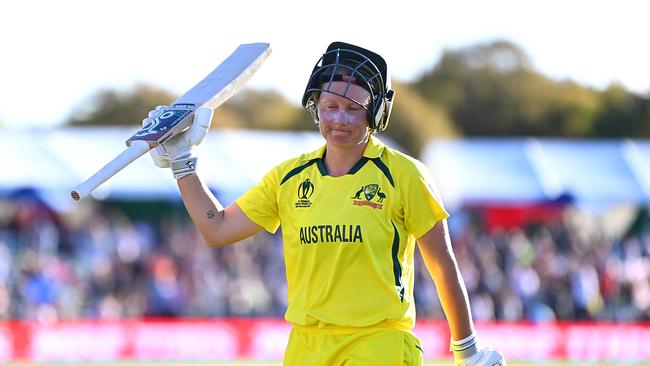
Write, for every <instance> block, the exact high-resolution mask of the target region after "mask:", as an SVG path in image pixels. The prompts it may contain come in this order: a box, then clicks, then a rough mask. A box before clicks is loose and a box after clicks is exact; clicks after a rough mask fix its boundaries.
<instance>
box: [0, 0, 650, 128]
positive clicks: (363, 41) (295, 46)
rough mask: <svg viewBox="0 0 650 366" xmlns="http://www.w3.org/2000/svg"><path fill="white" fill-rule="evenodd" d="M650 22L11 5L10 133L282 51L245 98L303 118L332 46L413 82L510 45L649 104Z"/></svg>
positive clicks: (629, 1)
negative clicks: (113, 95)
mask: <svg viewBox="0 0 650 366" xmlns="http://www.w3.org/2000/svg"><path fill="white" fill-rule="evenodd" d="M649 14H650V2H647V1H643V0H636V1H634V0H616V1H600V0H592V1H583V0H573V1H570V0H561V1H559V0H545V1H522V0H490V1H485V0H475V1H470V0H456V1H415V0H400V1H397V0H396V1H388V0H372V1H363V2H360V1H354V0H329V1H324V2H314V1H289V0H286V1H283V0H276V1H271V0H266V1H265V0H231V1H207V0H183V1H170V0H158V1H153V0H110V1H103V0H97V1H90V0H57V1H46V0H21V1H3V2H1V3H0V47H1V48H0V50H1V52H0V125H4V126H5V127H8V128H15V129H21V128H56V127H58V126H60V125H61V124H62V123H63V122H64V121H65V120H66V119H67V118H69V117H70V114H71V113H73V111H75V110H78V109H80V108H82V107H83V106H84V105H85V104H87V103H88V101H89V97H90V96H92V95H93V94H94V93H96V92H97V91H98V90H99V89H102V88H113V89H117V90H125V91H126V90H129V89H130V88H131V87H132V86H133V85H135V84H136V83H138V82H144V83H148V84H151V85H154V86H157V87H161V88H163V89H166V90H168V91H170V92H172V93H175V94H178V95H180V94H182V93H183V92H184V91H186V90H187V89H189V88H191V87H192V86H193V85H194V84H195V83H196V82H198V81H199V80H201V79H202V78H203V77H204V76H205V75H207V73H209V72H210V71H211V70H212V69H214V68H215V67H216V66H217V65H218V64H219V63H220V62H221V61H222V60H223V59H225V58H226V57H227V56H228V55H229V54H230V53H231V52H232V51H233V50H234V49H235V48H236V47H237V46H238V45H239V44H241V43H253V42H268V43H270V44H271V48H272V50H273V51H272V54H271V56H270V57H269V58H268V60H267V61H266V63H265V64H264V65H263V66H262V68H261V69H260V70H259V71H258V73H257V74H256V75H255V76H254V77H253V79H252V80H251V82H250V83H249V84H248V86H247V87H250V88H254V89H257V90H276V91H279V92H280V93H282V94H283V95H284V96H285V97H286V98H287V99H288V100H290V101H292V102H294V103H295V104H296V105H298V103H299V100H300V98H301V97H302V93H303V91H304V88H305V84H306V81H307V77H308V76H309V73H310V71H311V69H312V67H313V66H314V63H315V62H316V61H317V60H318V58H319V57H320V56H321V54H322V53H323V52H324V51H325V49H326V48H327V45H328V44H329V43H331V42H332V41H344V42H349V43H353V44H358V45H360V46H363V47H365V48H368V49H371V50H373V51H375V52H377V53H379V54H381V55H382V56H384V58H385V59H386V61H387V63H388V65H389V72H390V73H391V75H392V78H393V79H394V80H399V81H402V82H410V81H412V80H414V79H416V78H417V77H418V76H419V75H421V74H422V73H424V72H425V71H427V70H429V69H431V68H432V67H433V66H434V65H435V63H436V62H437V61H438V60H439V58H440V56H441V55H442V53H443V52H444V51H445V50H453V49H459V48H463V47H469V46H473V45H477V44H480V43H487V42H491V41H494V40H497V39H499V40H508V41H511V42H514V43H515V44H517V45H518V46H520V47H521V48H522V49H523V50H524V51H525V52H526V53H527V54H528V56H529V57H530V58H531V60H532V62H533V66H534V68H535V69H536V70H537V71H538V72H540V73H542V74H544V75H546V76H548V77H551V78H553V79H556V80H565V79H570V80H573V81H576V82H578V83H580V84H582V85H585V86H590V87H594V88H598V89H604V88H606V87H607V86H608V85H610V84H611V83H614V82H618V83H621V84H622V85H624V86H625V87H626V88H628V89H629V90H631V91H634V92H637V93H643V94H647V93H650V72H648V66H649V65H650V48H648V47H647V45H648V39H647V36H648V29H649V28H648V25H647V24H648V21H649V18H648V15H649ZM398 97H399V96H398ZM143 117H144V116H143ZM138 123H139V122H138V121H134V124H138ZM215 123H216V124H218V121H217V122H215Z"/></svg>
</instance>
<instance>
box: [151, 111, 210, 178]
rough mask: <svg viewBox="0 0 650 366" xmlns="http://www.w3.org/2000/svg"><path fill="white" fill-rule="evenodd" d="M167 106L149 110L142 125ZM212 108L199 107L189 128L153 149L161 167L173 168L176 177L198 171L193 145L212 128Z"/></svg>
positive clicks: (156, 160)
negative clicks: (193, 154)
mask: <svg viewBox="0 0 650 366" xmlns="http://www.w3.org/2000/svg"><path fill="white" fill-rule="evenodd" d="M166 108H167V107H166V106H158V107H156V109H154V110H152V111H151V112H149V115H148V116H147V118H145V119H144V120H143V121H142V125H143V126H144V125H147V124H148V123H149V120H150V119H151V118H154V117H155V116H157V115H158V114H160V113H162V112H163V111H164V110H165V109H166ZM211 123H212V109H210V108H207V107H199V108H197V109H196V111H194V120H193V121H192V125H191V126H190V128H188V129H187V130H185V131H183V132H181V133H179V134H177V135H175V136H173V137H171V138H170V139H169V140H167V141H165V142H163V143H162V144H161V145H159V146H157V147H155V148H153V149H151V151H150V155H151V158H152V159H153V161H154V164H156V166H158V167H160V168H169V167H171V168H172V171H173V173H174V177H175V178H176V179H180V178H182V177H184V176H186V175H188V174H190V173H193V172H194V171H196V161H197V158H196V157H194V156H192V147H193V146H196V145H198V144H200V143H201V142H202V141H203V139H204V138H205V136H206V135H207V134H208V131H209V130H210V125H211Z"/></svg>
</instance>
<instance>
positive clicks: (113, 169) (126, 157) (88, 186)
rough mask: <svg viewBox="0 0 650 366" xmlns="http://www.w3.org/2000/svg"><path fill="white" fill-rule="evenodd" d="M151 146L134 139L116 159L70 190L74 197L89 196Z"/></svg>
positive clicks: (75, 198)
mask: <svg viewBox="0 0 650 366" xmlns="http://www.w3.org/2000/svg"><path fill="white" fill-rule="evenodd" d="M150 149H151V148H150V147H149V143H148V142H146V141H139V140H136V141H132V142H131V145H130V146H129V147H127V148H126V149H125V150H124V151H122V152H121V153H120V155H118V156H117V157H115V159H113V160H111V161H110V162H108V164H106V165H104V167H102V168H101V169H99V170H98V171H97V173H95V174H93V175H92V176H91V177H90V178H88V179H86V180H85V181H84V182H82V183H80V184H79V185H77V186H76V187H74V189H73V190H72V191H71V192H70V195H71V196H72V199H74V200H75V201H79V200H80V199H82V198H84V197H86V196H88V195H89V194H90V192H92V191H93V190H95V188H97V187H99V186H100V185H101V184H102V183H104V182H106V181H107V180H108V179H109V178H110V177H112V176H113V175H115V174H116V173H117V172H119V171H120V170H122V169H124V168H125V167H126V166H127V165H129V164H131V163H132V162H133V161H135V160H136V159H137V158H139V157H141V156H142V155H144V154H145V153H146V152H147V151H149V150H150Z"/></svg>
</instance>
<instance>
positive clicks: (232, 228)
mask: <svg viewBox="0 0 650 366" xmlns="http://www.w3.org/2000/svg"><path fill="white" fill-rule="evenodd" d="M394 97H395V92H394V91H393V90H391V89H390V77H389V74H388V69H387V66H386V62H385V61H384V59H383V58H382V57H381V56H379V55H378V54H376V53H374V52H371V51H369V50H366V49H364V48H361V47H358V46H355V45H351V44H347V43H343V42H334V43H332V44H331V45H329V47H328V48H327V50H326V52H325V53H324V54H323V56H322V57H321V58H320V59H319V60H318V62H317V63H316V66H315V67H314V69H313V71H312V73H311V75H310V77H309V81H308V83H307V88H306V90H305V93H304V96H303V99H302V104H303V106H304V107H305V108H306V109H307V110H308V111H309V112H310V113H311V114H312V116H313V117H314V120H315V121H316V123H317V125H318V128H319V130H320V133H321V135H322V136H323V138H324V140H325V144H324V145H323V146H322V147H321V148H320V149H318V150H316V151H312V152H308V153H305V154H303V155H300V156H298V157H296V158H293V159H290V160H288V161H285V162H283V163H281V164H280V165H278V166H276V167H275V168H273V169H271V171H270V172H268V173H267V174H266V176H265V177H264V178H263V179H262V181H261V182H260V183H259V184H258V185H257V186H255V187H253V188H251V189H250V190H249V191H248V192H246V193H244V194H243V195H242V196H241V197H240V198H239V199H238V200H236V202H235V203H233V204H231V205H229V206H228V207H226V208H225V209H224V208H223V206H222V205H221V204H220V203H219V201H218V200H217V199H216V198H215V197H214V196H213V195H212V193H211V192H210V191H209V190H208V189H207V188H206V186H205V184H204V183H203V182H202V180H201V179H200V178H199V176H198V175H197V174H196V162H197V158H196V157H195V156H193V155H192V152H191V148H192V145H196V144H198V143H199V142H200V141H201V140H202V136H205V134H206V133H207V130H208V129H209V127H210V124H211V120H212V114H211V111H200V113H198V112H197V113H196V114H195V118H194V122H193V125H192V127H191V128H190V129H189V130H187V131H186V132H184V133H182V134H180V135H177V136H175V137H174V138H172V139H170V140H168V141H167V142H165V143H164V144H162V145H161V146H159V147H158V148H156V149H154V150H152V157H153V158H154V161H155V162H156V165H158V166H160V167H171V168H172V171H173V173H174V176H175V178H176V179H177V182H178V187H179V189H180V193H181V196H182V198H183V201H184V203H185V206H186V208H187V210H188V212H189V214H190V216H191V217H192V220H193V221H194V223H195V225H196V226H197V228H198V230H199V231H200V233H201V234H202V236H203V238H204V239H205V241H206V243H207V244H208V245H209V246H211V247H221V246H225V245H228V244H231V243H235V242H238V241H240V240H242V239H244V238H246V237H248V236H251V235H254V234H256V233H258V232H260V231H262V230H267V231H269V232H271V233H274V232H275V231H276V230H277V229H278V227H279V226H282V238H283V241H284V256H285V262H286V274H287V284H288V308H287V311H286V315H285V318H286V320H287V321H288V322H290V323H291V324H292V325H293V328H292V331H291V335H290V337H289V342H288V345H287V348H286V351H285V359H284V364H285V365H290V366H293V365H295V366H310V365H314V366H316V365H319V366H321V365H322V366H342V365H347V366H357V365H359V366H377V365H387V366H395V365H421V364H422V347H421V346H420V342H419V340H418V339H417V338H416V337H415V336H414V334H413V332H412V329H413V327H414V325H415V304H414V300H413V282H414V269H413V266H414V260H413V256H414V251H415V245H416V243H417V245H418V248H419V250H420V252H421V254H422V257H423V259H424V263H425V264H426V267H427V269H428V271H429V273H430V274H431V277H432V279H433V281H434V283H435V285H436V288H437V291H438V296H439V298H440V301H441V303H442V306H443V310H444V312H445V315H446V317H447V320H448V324H449V329H450V333H451V343H450V350H451V351H452V352H453V355H454V359H455V363H456V365H459V366H474V365H489V366H493V365H505V364H506V362H505V360H504V358H503V356H502V355H501V354H500V353H499V352H497V351H494V350H491V349H487V348H482V347H480V346H479V344H478V342H477V337H476V334H475V331H474V326H473V321H472V318H471V313H470V308H469V303H468V299H467V291H466V289H465V286H464V283H463V280H462V278H461V275H460V272H459V269H458V266H457V263H456V259H455V257H454V254H453V250H452V247H451V243H450V238H449V234H448V230H447V223H446V218H447V217H448V214H447V212H446V211H445V209H444V207H443V205H442V203H441V200H440V198H439V195H438V192H437V190H436V188H435V186H434V184H433V182H432V180H431V178H430V174H429V172H428V171H427V169H426V167H425V166H424V165H423V164H422V163H421V162H419V161H418V160H416V159H414V158H411V157H409V156H407V155H405V154H402V153H400V152H399V151H396V150H394V149H391V148H389V147H387V146H386V145H384V144H383V143H382V142H381V141H380V140H379V138H377V136H376V134H377V133H379V132H381V131H383V130H384V129H385V128H386V126H387V125H388V120H389V117H390V114H391V109H392V105H393V100H394ZM154 112H155V111H152V113H154ZM152 113H150V116H152V115H153V114H152ZM145 123H146V120H145Z"/></svg>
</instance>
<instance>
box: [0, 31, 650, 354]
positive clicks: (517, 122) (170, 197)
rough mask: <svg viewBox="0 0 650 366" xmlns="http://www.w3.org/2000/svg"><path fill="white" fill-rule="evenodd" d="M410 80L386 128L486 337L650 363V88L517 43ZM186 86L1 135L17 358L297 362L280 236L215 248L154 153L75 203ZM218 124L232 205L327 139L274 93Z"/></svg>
mask: <svg viewBox="0 0 650 366" xmlns="http://www.w3.org/2000/svg"><path fill="white" fill-rule="evenodd" d="M396 88H398V94H397V95H398V96H401V97H402V98H403V99H400V102H399V103H400V104H398V107H396V108H397V109H396V110H395V115H394V116H393V119H392V122H391V124H392V125H391V126H390V127H389V129H388V131H387V136H386V137H385V138H386V139H387V141H388V143H389V145H394V146H399V147H400V148H401V149H403V150H404V151H406V152H408V153H410V154H412V155H414V156H417V157H419V158H420V159H422V161H423V162H425V163H426V164H427V165H428V166H429V167H430V168H431V170H432V172H433V174H434V175H435V177H436V179H437V181H438V183H439V185H440V189H441V192H442V195H443V197H444V198H445V202H446V205H447V207H448V208H449V210H450V211H451V213H452V217H451V219H450V230H451V235H452V240H453V243H454V248H455V252H456V256H457V258H458V261H459V264H460V267H461V270H462V272H463V276H464V279H465V281H466V283H467V287H468V291H469V294H470V299H471V303H472V310H473V313H474V314H473V315H474V317H475V319H476V321H477V328H478V330H479V335H480V337H481V342H482V343H483V344H487V345H490V346H494V347H497V348H499V349H500V350H502V351H503V352H504V353H505V354H506V357H507V358H508V359H509V360H510V361H511V363H510V364H514V365H517V364H518V363H517V362H534V363H535V364H546V362H554V361H556V360H557V362H560V363H559V364H565V363H572V364H580V365H582V364H597V363H600V362H603V364H605V363H604V362H608V363H610V364H621V363H624V364H648V363H649V362H650V361H649V360H650V348H649V347H647V344H649V341H650V324H649V323H648V321H649V320H650V225H649V224H650V220H649V215H648V211H647V208H648V199H649V198H650V142H649V141H648V140H647V138H648V137H650V136H649V135H650V131H649V130H648V126H650V118H649V116H650V112H649V111H650V103H649V99H650V97H648V96H647V95H639V94H636V93H633V92H630V91H627V90H625V88H623V87H622V86H620V85H612V86H611V87H609V88H607V89H606V90H594V89H593V88H586V87H582V86H580V85H577V84H575V83H572V82H555V81H552V80H549V79H548V78H545V77H544V76H543V75H540V74H539V73H537V72H535V70H534V69H531V66H530V63H529V62H527V59H526V57H525V55H524V54H522V52H521V50H520V49H518V48H517V47H516V45H513V44H511V43H508V42H495V43H490V44H482V45H477V46H473V47H468V48H467V49H461V50H455V51H449V52H447V53H446V54H445V55H443V57H442V58H441V60H440V61H439V62H438V64H436V65H435V67H434V68H432V69H431V70H430V71H429V72H427V73H424V74H423V75H422V76H421V78H420V79H418V80H417V81H415V82H413V83H409V84H399V83H398V84H397V85H396ZM495 95H496V96H498V97H494V96H495ZM169 100H173V96H171V95H169V94H168V93H165V92H164V91H160V90H159V89H157V88H156V87H152V86H142V85H140V86H137V87H135V88H134V89H133V90H131V91H128V92H123V91H114V90H103V91H99V92H98V93H97V94H96V96H95V98H94V99H91V101H90V102H87V103H90V104H91V105H92V108H88V106H87V105H83V106H80V107H79V108H78V110H77V113H73V114H72V115H73V116H74V118H71V119H70V120H69V121H67V122H66V123H65V124H64V126H60V127H56V128H52V129H30V130H16V129H9V128H2V129H0V146H3V147H4V149H5V151H8V152H9V153H8V154H7V153H5V154H1V155H0V165H1V166H3V170H2V174H0V318H2V321H1V322H0V362H14V361H20V362H28V361H36V362H42V363H48V362H76V363H80V362H81V363H85V362H102V363H113V362H116V363H123V362H127V361H130V360H140V361H149V362H155V363H156V364H158V363H164V362H171V361H176V362H188V363H192V364H201V363H203V362H217V361H219V362H231V361H233V360H236V359H240V358H246V359H252V360H274V362H277V360H279V358H280V357H281V352H282V349H283V347H284V342H285V339H286V334H287V331H288V327H287V325H286V324H285V323H284V322H283V321H282V320H281V317H282V315H283V312H284V309H285V307H286V300H285V297H286V296H285V295H286V283H285V279H284V267H283V262H282V243H281V240H280V236H279V235H269V234H266V233H262V234H260V235H257V236H255V237H253V238H250V239H248V240H246V241H244V242H243V243H239V244H237V245H233V246H230V247H227V248H223V249H217V250H209V249H207V248H206V247H205V246H204V245H203V243H202V241H201V239H200V238H199V236H198V235H197V232H196V231H195V229H194V228H193V226H192V225H191V222H190V221H189V219H188V217H187V215H186V213H185V211H184V209H183V207H182V203H181V202H180V201H179V198H178V194H177V191H176V188H175V186H174V182H173V180H172V178H171V177H170V174H169V172H165V171H163V170H159V169H155V168H154V167H153V165H152V164H151V162H150V161H149V160H148V158H143V159H140V160H139V161H137V162H136V163H134V164H133V165H131V166H129V167H128V168H127V169H125V170H124V171H122V172H120V173H119V174H118V175H117V176H116V177H114V178H113V179H112V180H111V181H110V182H109V183H108V184H106V185H105V186H103V187H102V189H100V190H98V191H97V192H96V194H95V196H94V198H93V199H88V200H85V201H83V202H81V203H80V204H75V203H73V202H72V201H71V200H70V199H69V196H68V194H69V189H70V187H72V186H74V184H76V183H78V182H79V181H80V180H82V179H84V178H86V177H87V176H89V175H90V174H91V173H92V172H93V171H94V170H95V169H96V168H97V167H98V166H99V165H100V164H101V163H102V162H104V161H107V160H109V159H110V158H112V157H113V156H114V155H115V154H116V153H117V152H119V151H121V149H122V147H123V142H124V140H126V138H128V137H129V136H130V134H131V133H132V132H133V131H134V127H133V121H138V120H140V119H141V118H142V116H143V115H145V114H146V111H148V110H149V109H151V108H152V107H153V106H155V105H157V104H164V103H166V102H168V101H169ZM282 121H285V122H282ZM215 125H216V127H217V128H216V129H215V130H214V131H212V132H211V133H210V136H209V137H208V139H207V141H205V143H204V144H203V145H201V146H200V147H199V151H198V154H199V156H200V157H201V165H200V169H201V171H202V173H203V174H204V176H205V177H206V181H207V182H208V184H209V185H210V187H211V189H213V190H214V191H215V194H216V195H217V196H218V197H219V198H220V199H221V200H222V201H223V202H224V203H229V202H232V201H233V200H234V199H235V198H236V197H237V196H238V195H239V194H241V192H243V191H244V190H245V189H246V188H248V187H250V186H251V185H252V184H254V183H255V182H256V181H257V180H258V179H259V178H260V177H261V176H262V174H264V173H265V172H266V171H267V170H268V169H269V168H270V167H271V166H272V165H273V164H275V163H278V162H280V161H282V160H283V159H286V158H287V157H289V156H292V155H295V154H296V153H298V152H302V151H305V150H309V149H312V148H315V147H317V146H318V145H319V144H320V139H319V137H318V135H317V134H316V133H314V132H313V129H314V128H313V124H311V123H310V122H309V117H308V115H307V114H306V113H304V112H303V111H300V109H299V108H297V107H295V106H292V105H290V103H288V102H287V101H286V100H283V99H282V97H280V96H279V95H277V94H274V93H272V92H268V93H266V92H259V91H257V92H246V93H242V95H241V96H238V97H237V98H234V99H233V100H231V102H229V103H228V104H227V105H225V106H224V107H223V108H221V109H220V110H219V111H217V115H216V123H215ZM416 270H417V273H416V287H415V296H416V303H417V312H418V322H419V323H418V328H417V329H416V332H417V333H418V335H419V336H420V337H421V338H422V340H423V343H424V349H425V355H426V357H427V359H428V360H432V362H435V361H433V360H437V359H441V358H442V359H445V361H443V362H447V363H450V361H449V359H448V357H449V355H448V352H447V351H446V347H447V344H448V340H449V336H448V331H447V330H446V326H445V323H444V321H443V314H442V310H441V307H440V304H439V302H438V300H437V296H436V292H435V287H434V286H433V284H432V283H431V281H430V280H429V279H428V278H429V277H428V275H427V274H426V269H425V267H424V266H423V265H422V263H421V261H420V259H419V257H418V258H417V267H416ZM522 364H523V363H522Z"/></svg>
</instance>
